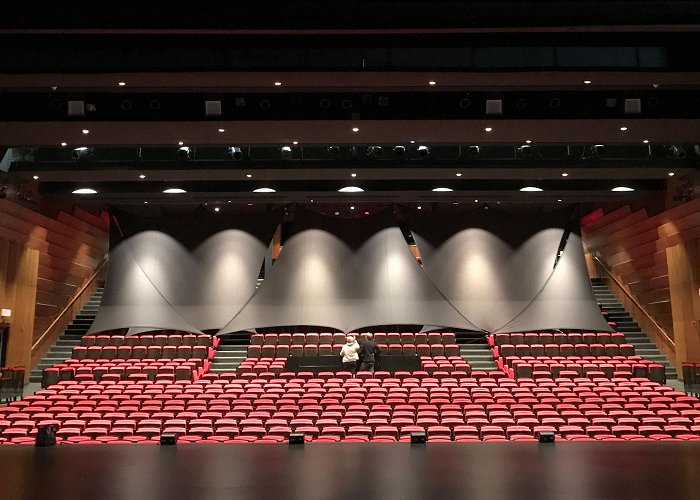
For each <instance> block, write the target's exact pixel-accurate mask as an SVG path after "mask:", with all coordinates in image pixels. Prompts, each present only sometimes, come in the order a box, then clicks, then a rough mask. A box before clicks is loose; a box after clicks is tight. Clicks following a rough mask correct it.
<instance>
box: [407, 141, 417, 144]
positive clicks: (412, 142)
mask: <svg viewBox="0 0 700 500" xmlns="http://www.w3.org/2000/svg"><path fill="white" fill-rule="evenodd" d="M408 142H410V143H411V144H415V143H416V141H408Z"/></svg>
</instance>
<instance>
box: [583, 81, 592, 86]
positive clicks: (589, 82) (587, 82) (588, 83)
mask: <svg viewBox="0 0 700 500" xmlns="http://www.w3.org/2000/svg"><path fill="white" fill-rule="evenodd" d="M583 83H584V84H585V85H590V84H591V81H590V80H584V81H583Z"/></svg>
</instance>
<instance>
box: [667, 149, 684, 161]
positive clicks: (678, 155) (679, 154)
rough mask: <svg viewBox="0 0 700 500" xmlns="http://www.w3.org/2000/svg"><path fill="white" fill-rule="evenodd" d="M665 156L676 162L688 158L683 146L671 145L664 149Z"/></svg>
mask: <svg viewBox="0 0 700 500" xmlns="http://www.w3.org/2000/svg"><path fill="white" fill-rule="evenodd" d="M666 156H668V157H669V158H675V159H676V160H685V159H686V158H687V157H688V152H687V151H686V150H685V148H684V147H683V146H677V145H673V146H669V147H668V148H666Z"/></svg>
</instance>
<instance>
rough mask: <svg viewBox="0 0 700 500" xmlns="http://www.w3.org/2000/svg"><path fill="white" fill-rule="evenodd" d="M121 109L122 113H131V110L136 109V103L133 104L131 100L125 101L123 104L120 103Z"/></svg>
mask: <svg viewBox="0 0 700 500" xmlns="http://www.w3.org/2000/svg"><path fill="white" fill-rule="evenodd" d="M119 107H120V108H121V110H122V111H130V110H131V108H133V107H134V103H132V102H131V101H130V100H129V99H124V100H123V101H122V102H121V103H119Z"/></svg>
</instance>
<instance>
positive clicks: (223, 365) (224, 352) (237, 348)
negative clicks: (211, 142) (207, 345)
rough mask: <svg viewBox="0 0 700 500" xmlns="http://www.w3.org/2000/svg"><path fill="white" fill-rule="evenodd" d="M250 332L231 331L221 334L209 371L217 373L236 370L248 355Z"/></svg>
mask: <svg viewBox="0 0 700 500" xmlns="http://www.w3.org/2000/svg"><path fill="white" fill-rule="evenodd" d="M249 345H250V333H229V334H227V335H222V336H221V342H220V343H219V347H217V348H216V355H215V356H214V359H213V361H212V364H211V368H210V369H209V371H211V372H216V373H223V372H235V371H236V368H238V365H240V364H241V362H242V361H243V360H244V359H245V358H246V356H247V355H248V346H249Z"/></svg>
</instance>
